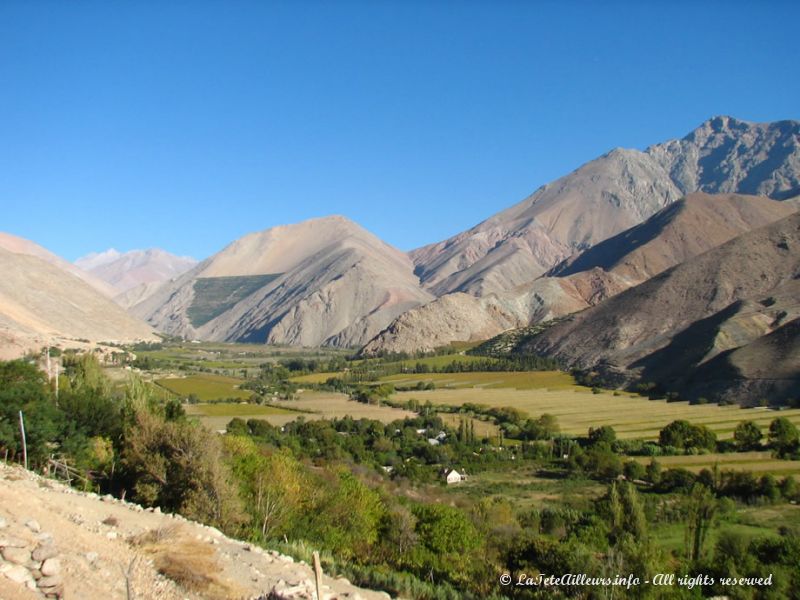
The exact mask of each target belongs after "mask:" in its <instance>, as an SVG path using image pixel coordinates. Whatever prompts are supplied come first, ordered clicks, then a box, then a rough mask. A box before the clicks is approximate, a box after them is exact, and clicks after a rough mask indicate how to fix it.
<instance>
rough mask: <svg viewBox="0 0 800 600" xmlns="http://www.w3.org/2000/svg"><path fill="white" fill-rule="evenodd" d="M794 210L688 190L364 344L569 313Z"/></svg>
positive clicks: (448, 336) (403, 347)
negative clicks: (581, 247) (541, 270)
mask: <svg viewBox="0 0 800 600" xmlns="http://www.w3.org/2000/svg"><path fill="white" fill-rule="evenodd" d="M795 210H796V207H795V206H794V205H792V204H789V203H786V202H779V201H776V200H770V199H769V198H764V197H758V196H744V195H739V194H719V195H709V194H703V193H695V194H690V195H689V196H687V197H686V198H684V199H681V200H679V201H677V202H674V203H672V204H670V205H669V206H667V207H666V208H664V209H662V210H661V211H659V212H658V213H656V214H655V215H653V216H652V217H650V218H649V219H647V220H646V221H645V222H644V223H642V224H640V225H636V226H634V227H632V228H630V229H628V230H626V231H624V232H622V233H620V234H618V235H616V236H613V237H611V238H609V239H607V240H605V241H602V242H600V243H598V244H597V245H595V246H592V247H591V248H589V249H587V250H585V251H584V252H582V253H580V254H577V255H575V256H574V257H572V258H570V259H567V260H566V261H563V262H562V263H560V264H559V265H557V266H556V267H554V268H553V269H551V270H550V271H549V272H548V273H547V274H546V275H545V276H542V277H539V278H538V279H536V280H534V281H533V282H531V283H529V284H524V285H521V286H518V287H517V288H514V289H511V290H507V291H503V292H499V293H493V294H489V295H486V296H483V297H480V298H477V297H474V296H470V295H467V294H463V293H455V294H447V295H445V296H443V297H441V298H439V299H437V300H436V301H434V302H431V303H430V304H428V305H426V306H424V307H421V308H417V309H412V310H411V311H409V312H408V313H406V314H404V315H401V316H400V317H399V318H398V319H397V320H396V321H395V322H393V323H392V324H391V325H390V326H389V327H388V328H387V329H386V330H384V331H382V332H381V333H380V334H378V336H376V337H375V338H374V339H373V340H371V341H370V342H369V343H368V344H367V345H366V346H365V348H364V350H363V352H364V353H365V354H380V353H391V352H413V351H415V350H433V349H434V348H436V347H439V346H444V345H447V344H448V343H450V342H453V341H473V340H479V339H486V338H487V337H492V336H494V335H497V334H499V333H500V332H502V331H505V330H507V329H510V328H516V327H525V326H527V325H529V324H531V323H538V322H541V321H545V320H549V319H552V318H555V317H560V316H563V315H567V314H570V313H572V312H576V311H578V310H582V309H585V308H588V307H589V306H594V305H596V304H598V303H600V302H602V301H603V300H605V299H607V298H610V297H612V296H614V295H615V294H617V293H619V292H621V291H623V290H625V289H628V288H629V287H631V286H634V285H637V284H639V283H642V282H643V281H646V280H647V279H649V278H650V277H653V276H654V275H657V274H658V273H660V272H662V271H664V270H665V269H667V268H670V267H672V266H674V265H676V264H680V263H681V262H683V261H685V260H687V259H689V258H691V257H693V256H697V255H698V254H701V253H702V252H705V251H707V250H709V249H711V248H714V247H716V246H718V245H720V244H722V243H724V242H726V241H728V240H730V239H732V238H734V237H736V236H737V235H739V234H741V233H744V232H746V231H749V230H750V229H752V228H757V227H760V226H762V225H766V224H768V223H771V222H773V221H776V220H778V219H780V218H781V217H785V216H787V215H789V214H791V213H792V212H794V211H795Z"/></svg>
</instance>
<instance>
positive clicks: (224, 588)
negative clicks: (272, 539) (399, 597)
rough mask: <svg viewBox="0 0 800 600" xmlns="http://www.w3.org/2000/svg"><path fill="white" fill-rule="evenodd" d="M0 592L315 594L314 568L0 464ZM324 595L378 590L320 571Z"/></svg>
mask: <svg viewBox="0 0 800 600" xmlns="http://www.w3.org/2000/svg"><path fill="white" fill-rule="evenodd" d="M0 482H2V483H0V598H3V600H29V599H30V600H33V599H37V598H43V597H44V596H45V594H49V595H51V596H52V597H56V596H57V595H59V594H60V596H59V597H63V598H67V599H80V600H115V599H119V600H131V599H136V600H156V599H158V600H183V599H191V600H200V599H214V600H223V599H226V600H227V599H231V600H233V599H236V600H240V599H243V598H247V599H257V598H266V597H267V596H268V595H269V594H270V593H272V595H271V596H269V597H270V598H275V599H276V600H280V599H283V598H286V599H289V598H308V599H310V598H314V597H315V592H314V590H315V582H314V574H313V570H312V569H311V568H310V567H309V566H308V565H306V564H304V563H296V562H294V561H293V560H292V559H291V558H289V557H286V556H282V555H280V554H278V553H277V552H271V551H266V550H263V549H261V548H260V547H258V546H253V545H251V544H247V543H243V542H240V541H236V540H233V539H230V538H228V537H226V536H224V535H222V534H221V533H220V532H219V531H217V530H216V529H213V528H211V527H206V526H204V525H201V524H199V523H194V522H192V521H187V520H185V519H183V518H182V517H180V516H179V515H166V514H161V513H160V512H159V511H158V510H155V511H153V510H151V509H146V510H145V509H142V507H141V506H138V505H136V504H130V503H127V502H124V501H120V500H117V499H114V498H112V497H111V496H104V497H99V496H97V495H95V494H84V493H80V492H77V491H75V490H74V489H72V488H69V487H66V486H64V485H62V484H60V483H57V482H55V481H53V480H49V479H43V478H41V477H39V476H37V475H35V474H33V473H31V472H29V471H25V470H23V469H21V468H19V467H9V466H3V465H0ZM322 597H323V598H325V599H327V600H333V599H335V598H341V599H345V598H350V599H353V600H357V599H359V598H362V599H364V600H379V599H383V598H389V595H388V594H385V593H383V592H374V591H370V590H363V589H359V588H356V587H354V586H352V585H350V584H349V582H348V581H347V580H345V579H334V578H331V577H327V576H325V577H324V578H323V581H322Z"/></svg>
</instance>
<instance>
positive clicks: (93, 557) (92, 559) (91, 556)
mask: <svg viewBox="0 0 800 600" xmlns="http://www.w3.org/2000/svg"><path fill="white" fill-rule="evenodd" d="M97 557H98V554H97V552H87V553H86V560H87V561H89V563H90V564H94V563H96V562H97Z"/></svg>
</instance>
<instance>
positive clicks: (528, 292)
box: [0, 117, 800, 399]
mask: <svg viewBox="0 0 800 600" xmlns="http://www.w3.org/2000/svg"><path fill="white" fill-rule="evenodd" d="M798 195H800V122H798V121H778V122H773V123H750V122H746V121H741V120H737V119H734V118H731V117H715V118H712V119H710V120H708V121H706V122H705V123H703V124H702V125H700V127H698V128H697V129H695V130H694V131H692V132H691V133H689V134H688V135H686V136H685V137H683V138H681V139H677V140H670V141H667V142H664V143H660V144H656V145H653V146H651V147H649V148H647V149H645V150H641V151H640V150H631V149H620V148H617V149H614V150H611V151H610V152H608V153H607V154H604V155H603V156H600V157H598V158H597V159H595V160H593V161H590V162H588V163H586V164H584V165H582V166H580V167H579V168H577V169H576V170H575V171H573V172H572V173H569V174H568V175H565V176H564V177H561V178H560V179H558V180H556V181H554V182H551V183H548V184H546V185H544V186H542V187H540V188H539V189H537V190H536V191H535V192H534V193H533V194H531V195H530V196H529V197H528V198H526V199H524V200H523V201H521V202H519V203H518V204H516V205H514V206H511V207H510V208H507V209H505V210H503V211H501V212H499V213H497V214H495V215H494V216H491V217H489V218H488V219H486V220H485V221H483V222H481V223H479V224H478V225H476V226H475V227H473V228H471V229H469V230H467V231H464V232H463V233H460V234H458V235H456V236H454V237H452V238H449V239H447V240H443V241H441V242H438V243H434V244H430V245H427V246H424V247H422V248H419V249H416V250H413V251H411V252H409V253H403V252H401V251H400V250H398V249H396V248H393V247H391V246H389V245H388V244H386V243H385V242H383V241H381V240H380V239H378V238H377V237H375V236H374V235H372V234H371V233H369V232H368V231H366V230H365V229H363V228H362V227H360V226H359V225H357V224H356V223H354V222H352V221H350V220H348V219H346V218H344V217H340V216H331V217H324V218H320V219H312V220H310V221H305V222H303V223H298V224H294V225H283V226H278V227H272V228H270V229H266V230H263V231H258V232H254V233H251V234H249V235H247V236H244V237H243V238H240V239H239V240H236V241H234V242H232V243H231V244H229V245H228V246H226V247H225V248H223V249H221V250H220V251H219V252H218V253H216V254H214V255H213V256H211V257H209V258H207V259H205V260H203V261H201V262H199V263H197V262H196V261H194V260H193V259H189V258H185V257H177V256H174V255H171V254H169V253H166V252H164V251H161V250H157V249H151V250H145V251H132V252H129V253H124V254H122V253H119V252H117V251H116V250H108V251H105V252H102V253H99V254H93V255H88V256H86V257H83V258H81V259H79V260H78V261H76V264H75V265H70V264H69V263H66V261H63V260H61V259H59V258H58V257H55V256H54V255H52V254H50V253H48V252H47V251H45V250H44V249H43V248H41V247H39V246H37V245H35V244H33V243H32V242H27V241H26V240H21V239H20V238H14V237H13V236H5V237H0V248H5V251H6V255H4V256H5V258H4V260H5V261H6V263H5V264H7V265H9V267H8V268H11V266H10V265H11V262H15V263H19V262H20V261H21V260H28V259H21V257H23V256H28V257H32V258H37V260H38V262H36V270H38V269H40V267H41V265H40V263H45V264H48V265H49V266H50V267H51V268H54V269H58V270H61V271H62V272H63V273H64V274H67V275H69V276H70V277H71V278H73V279H75V278H79V280H82V283H83V282H88V284H87V285H86V287H88V288H89V289H93V291H94V290H99V293H98V296H99V297H101V298H103V300H104V302H108V303H109V304H111V303H110V301H109V298H114V300H115V301H116V303H117V304H118V306H121V307H124V308H126V309H128V311H129V313H130V314H131V315H133V317H135V319H131V321H132V322H134V323H137V326H138V327H140V328H141V329H136V331H135V334H136V335H137V336H138V335H140V336H142V337H146V336H148V335H150V332H151V330H150V329H149V328H148V327H147V326H145V325H144V324H143V322H144V321H146V322H147V323H148V324H149V326H152V327H154V328H155V329H156V330H159V331H162V332H165V333H168V334H172V335H179V336H183V337H186V338H191V339H205V340H217V341H246V342H256V343H281V344H292V345H302V346H319V345H327V346H339V347H361V348H362V349H361V353H362V354H364V355H373V354H381V353H392V352H417V351H425V350H432V349H434V348H436V347H439V346H444V345H447V344H449V343H451V342H453V341H473V340H483V339H486V338H489V337H492V336H494V335H497V334H501V333H503V332H506V331H508V330H513V329H519V330H520V331H522V332H525V331H526V330H525V328H526V327H528V326H530V325H532V324H537V323H546V322H549V321H552V320H553V319H556V320H558V323H556V324H555V325H553V326H552V327H549V328H546V331H545V332H544V333H540V334H538V335H536V336H533V337H532V336H530V335H527V334H521V335H520V336H518V338H515V339H517V340H518V341H519V340H522V342H520V343H516V346H515V351H517V352H534V353H538V354H544V355H548V356H553V357H555V358H558V359H559V360H561V361H562V362H563V363H564V364H565V365H566V366H569V367H572V368H577V369H581V370H585V371H592V370H595V371H603V372H604V374H605V376H607V377H610V378H611V379H613V380H615V381H619V382H628V383H630V382H632V381H641V380H642V378H645V379H647V378H649V379H652V380H653V381H655V382H657V383H658V382H662V381H671V382H673V383H674V385H673V387H674V388H676V389H678V388H679V389H680V391H681V393H685V394H688V395H692V394H694V395H696V394H698V393H700V391H698V390H699V389H700V387H702V386H700V387H698V386H699V384H698V383H697V382H698V381H700V379H698V378H700V376H701V374H702V379H703V380H704V381H706V382H708V381H717V380H718V379H720V378H719V377H717V378H716V379H715V377H713V376H712V375H713V373H728V376H726V377H723V378H722V379H724V380H725V381H729V382H730V381H734V380H736V381H738V382H739V383H737V384H736V385H735V386H734V385H733V384H731V385H729V386H728V387H727V388H726V387H724V386H722V387H720V385H717V386H716V387H713V386H712V388H713V389H711V388H709V390H707V391H706V392H703V393H707V394H709V395H717V396H719V395H725V394H728V395H730V396H731V397H732V398H735V397H737V394H739V395H741V394H744V395H746V396H747V398H749V399H752V396H753V394H755V393H757V391H758V390H761V391H763V389H764V388H763V386H761V387H759V385H760V384H759V385H756V384H755V383H754V382H755V381H756V379H758V377H761V378H762V379H763V380H764V381H769V382H771V383H768V384H764V385H769V386H773V387H774V388H775V389H776V390H777V389H778V388H780V389H783V390H784V391H782V392H776V393H779V394H783V395H784V396H785V395H786V394H788V393H789V392H786V391H785V390H786V389H793V388H792V385H794V384H787V385H788V387H787V386H783V387H782V388H781V385H779V384H777V383H775V381H777V380H778V379H781V377H778V375H780V374H781V373H783V374H784V375H786V373H789V375H790V377H789V379H788V380H792V377H795V374H796V371H797V370H798V369H797V368H796V367H795V366H793V365H794V364H795V363H793V362H792V361H793V359H792V358H791V357H793V356H794V354H792V352H794V351H796V350H792V348H795V346H793V344H795V345H796V330H797V324H796V323H794V321H793V318H794V317H793V316H792V315H794V314H795V313H794V312H793V310H794V309H793V308H792V303H791V298H792V297H797V295H796V292H797V290H796V289H795V286H796V283H794V282H795V281H796V277H795V276H796V275H797V272H792V271H791V269H792V268H793V267H791V265H793V264H794V262H792V261H793V260H795V259H796V257H797V252H798V249H797V246H796V244H795V242H794V241H793V240H794V237H793V233H792V226H793V225H792V224H793V223H794V221H793V219H794V213H795V211H796V210H797V208H798V200H796V199H794V200H793V198H795V197H797V196H798ZM770 228H772V229H770ZM765 232H768V233H765ZM769 232H771V233H769ZM774 236H779V237H780V236H783V237H782V238H781V239H782V240H784V242H785V245H786V248H785V249H780V248H778V246H775V245H776V244H779V243H784V242H776V241H775V240H776V239H777V238H775V237H774ZM760 245H765V248H766V247H769V248H771V251H772V253H771V254H769V256H768V257H767V256H766V255H764V256H762V255H761V254H758V256H760V257H761V258H763V262H759V260H761V259H760V258H759V259H758V260H756V254H753V259H752V260H750V259H749V258H748V256H749V254H748V253H757V252H760V250H758V248H759V247H760ZM773 246H775V247H776V248H778V249H779V250H780V252H778V251H776V250H775V249H774V248H773ZM732 248H740V249H739V250H733V249H732ZM9 250H10V251H9ZM765 252H766V251H765ZM787 253H788V254H787ZM734 256H735V257H736V260H738V261H739V263H738V268H737V269H734V268H733V266H732V265H733V263H730V265H731V266H730V268H729V269H728V270H723V271H719V270H718V269H717V268H716V267H715V266H714V265H715V264H717V262H718V263H719V264H720V265H722V264H725V265H728V264H729V263H728V262H725V261H731V260H733V258H732V257H734ZM779 259H780V260H781V261H782V262H781V264H780V265H777V264H775V265H773V262H774V261H778V260H779ZM715 261H717V262H715ZM14 268H15V269H17V270H19V267H14ZM770 269H771V271H769V272H770V273H771V274H772V275H767V270H770ZM712 273H713V277H712V275H711V274H712ZM764 277H766V279H764ZM775 277H777V279H775ZM793 277H795V279H793ZM757 280H758V281H757ZM659 282H662V283H661V284H659ZM664 282H668V283H664ZM765 282H768V283H765ZM16 285H18V286H23V287H24V286H25V285H36V281H34V280H31V281H27V282H26V281H24V280H22V279H17V280H16ZM659 285H664V286H666V287H664V288H662V287H659ZM91 286H93V288H92V287H91ZM709 286H710V287H709ZM82 289H84V288H82ZM662 290H669V293H671V294H673V295H675V296H677V297H680V298H686V299H688V298H690V297H692V294H694V293H695V292H697V293H701V292H700V291H701V290H706V292H702V293H704V294H706V295H710V296H713V298H714V299H715V301H714V302H710V303H708V304H707V306H705V308H704V309H703V310H700V309H698V308H697V307H696V306H695V305H694V304H692V306H691V307H688V308H687V307H684V308H681V309H679V310H680V312H681V314H682V319H683V320H676V321H675V322H674V323H673V326H671V327H667V328H665V329H653V328H647V327H644V328H643V329H642V332H643V333H642V334H641V335H642V336H644V337H642V338H641V339H640V338H639V337H636V336H634V338H635V339H634V338H631V339H630V340H628V341H627V342H625V343H624V344H622V342H619V340H617V342H619V344H622V345H615V344H617V342H615V341H613V340H612V338H613V337H614V335H617V336H620V340H621V339H623V338H626V336H627V335H628V332H629V331H630V327H632V325H630V324H629V321H630V323H639V322H641V323H646V322H648V321H649V320H652V319H657V315H658V314H660V313H661V312H665V314H668V312H669V310H668V309H669V308H670V307H672V306H673V305H674V303H670V302H668V301H667V300H665V298H666V297H668V296H669V294H667V292H664V291H662ZM731 290H733V291H731ZM12 291H13V290H10V289H5V290H4V293H6V294H10V293H11V292H12ZM84 291H85V290H84ZM723 292H725V293H723ZM728 292H730V293H728ZM17 293H19V290H18V291H17ZM50 294H51V300H52V302H53V303H56V304H62V305H63V304H68V303H71V302H72V297H71V296H70V294H69V289H68V288H67V287H64V288H58V289H56V288H53V289H52V290H50ZM664 294H667V295H666V296H665V295H664ZM793 295H794V296H793ZM15 301H16V300H15ZM95 301H96V298H94V299H93V300H92V301H91V302H90V301H89V299H88V298H87V299H85V302H87V303H89V304H91V303H93V302H95ZM687 301H688V300H687ZM725 302H727V304H725ZM765 302H766V303H768V305H767V304H764V303H765ZM659 303H661V304H659ZM7 305H8V306H11V305H12V303H11V302H7ZM18 305H19V304H17V305H15V306H18ZM111 306H114V305H113V304H111ZM758 307H761V308H758ZM96 308H97V309H98V310H99V305H96ZM106 309H107V305H104V308H103V309H102V310H101V312H103V311H105V310H106ZM15 310H17V309H15ZM42 310H43V311H44V312H45V313H46V312H48V310H49V307H47V306H42ZM114 310H119V308H118V307H116V306H114ZM653 311H655V312H653ZM709 311H710V312H709ZM11 314H12V311H11V309H4V308H3V307H2V306H0V318H2V319H4V321H3V322H4V323H6V329H5V331H6V334H5V335H6V337H8V338H9V339H10V338H11V337H13V336H12V333H13V331H14V327H17V328H18V329H20V331H21V330H22V329H24V327H23V326H22V325H21V324H20V321H19V320H18V319H14V318H12V316H11ZM14 314H17V313H14ZM108 314H110V313H108ZM123 314H124V313H123ZM745 315H747V316H745ZM753 315H756V316H753ZM612 317H613V318H612ZM65 318H66V317H65ZM126 318H127V317H126ZM136 319H139V321H136ZM709 319H711V321H709ZM23 321H24V319H23ZM29 321H30V320H29ZM72 322H73V323H76V324H77V323H78V322H79V321H78V320H75V319H73V320H72ZM99 322H101V321H95V323H99ZM13 323H16V324H17V325H13ZM609 323H612V324H611V325H609ZM603 324H606V325H605V326H606V327H608V328H609V329H608V330H605V329H603ZM40 325H41V324H40ZM128 325H130V323H128ZM714 327H717V329H714ZM34 329H35V328H34ZM39 329H42V327H39ZM44 329H47V328H46V327H45V328H44ZM51 329H52V328H51ZM78 329H80V327H78ZM539 329H541V328H537V331H538V330H539ZM26 331H27V330H26ZM72 331H77V329H74V330H73V329H70V332H72ZM126 331H127V333H131V334H133V333H134V329H130V330H126ZM612 331H615V332H616V333H614V334H612V333H610V332H612ZM588 332H593V333H592V334H591V335H590V334H589V333H588ZM648 332H649V333H648ZM745 332H746V334H745ZM64 333H66V332H64ZM92 333H93V336H88V335H86V336H83V337H92V339H99V338H95V336H94V334H97V335H99V334H100V333H103V334H104V335H103V336H101V337H104V338H107V339H120V336H116V337H115V336H109V335H105V334H106V333H113V332H111V331H109V332H105V331H93V332H92ZM29 334H30V332H29V331H27V333H25V335H28V336H29ZM637 335H639V334H637ZM23 337H24V336H23ZM614 339H615V340H616V338H614ZM687 340H689V341H691V343H692V344H693V343H694V340H697V343H698V344H700V346H702V348H703V353H702V356H695V357H694V358H696V359H697V360H695V361H694V362H691V361H690V362H688V363H687V362H685V361H684V362H681V361H677V360H676V363H680V364H683V366H684V371H683V372H682V373H683V375H682V377H681V378H676V377H675V374H674V373H673V372H671V371H669V370H668V369H667V370H664V369H663V368H660V367H659V366H658V365H659V364H661V363H660V362H659V361H662V362H663V360H665V358H664V357H666V356H670V357H671V356H672V354H670V352H673V351H674V348H678V347H681V346H680V344H684V345H686V344H689V342H687ZM612 342H613V343H612ZM675 344H678V345H677V346H676V345H675ZM709 344H711V346H709ZM689 345H691V344H689ZM700 346H698V347H700ZM709 348H712V349H711V350H709ZM670 349H672V350H670ZM698 352H699V350H698ZM664 353H666V354H664ZM782 353H783V354H782ZM787 353H788V354H787ZM684 354H687V355H688V353H686V352H684ZM784 354H785V355H786V356H789V359H788V362H787V360H784V359H780V360H778V359H775V356H777V355H781V356H783V355H784ZM653 357H657V358H653ZM765 357H772V358H771V359H769V360H767V359H766V358H765ZM687 360H688V359H687ZM692 360H694V359H692ZM601 366H602V368H600V367H601ZM659 369H660V370H659ZM776 369H777V371H776ZM781 369H783V371H781ZM712 371H713V373H712ZM731 373H737V374H738V375H737V377H738V379H737V378H736V377H732V376H729V375H730V374H731ZM759 374H760V375H759ZM765 374H766V375H765ZM762 376H763V377H762ZM783 379H784V380H785V379H786V378H785V377H784V378H783ZM792 381H793V380H792ZM692 382H694V383H692ZM743 382H744V383H743ZM708 385H711V384H708ZM715 385H716V384H715ZM775 386H777V387H775ZM769 389H773V388H769ZM758 393H761V392H758ZM792 393H793V392H792Z"/></svg>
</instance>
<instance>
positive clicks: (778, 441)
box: [769, 417, 800, 455]
mask: <svg viewBox="0 0 800 600" xmlns="http://www.w3.org/2000/svg"><path fill="white" fill-rule="evenodd" d="M798 439H800V434H798V431H797V427H795V425H794V423H792V422H791V421H790V420H789V419H787V418H786V417H778V418H777V419H775V420H774V421H772V423H770V425H769V442H770V444H771V445H772V447H773V448H775V449H776V450H777V451H778V454H780V455H785V454H789V453H791V452H792V451H794V450H795V449H796V448H797V445H798Z"/></svg>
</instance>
